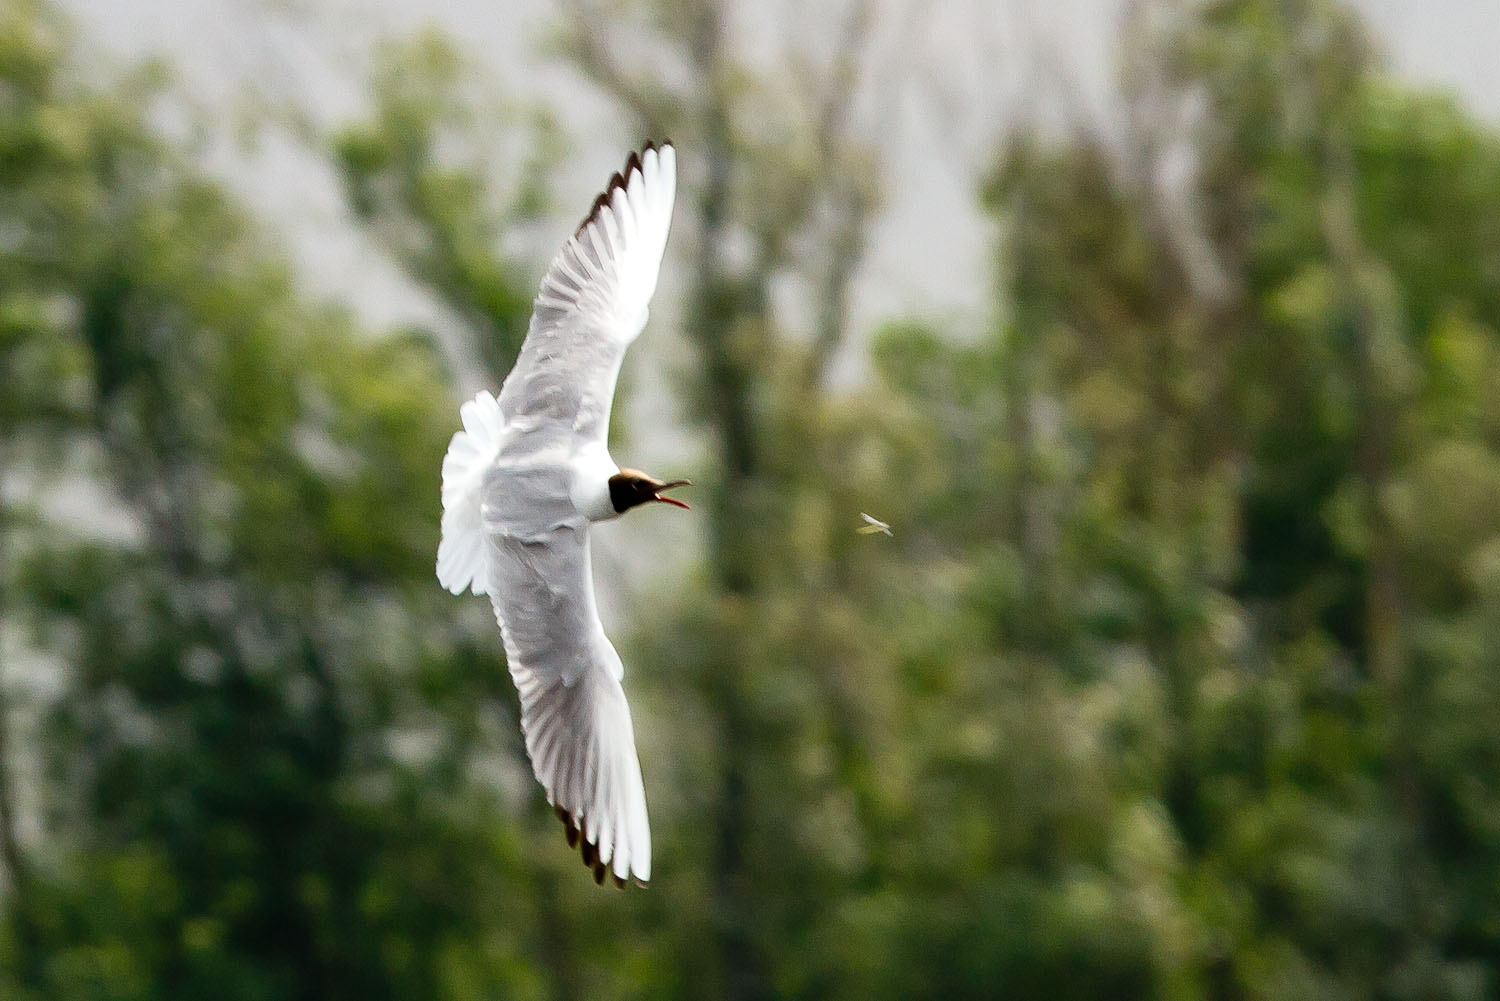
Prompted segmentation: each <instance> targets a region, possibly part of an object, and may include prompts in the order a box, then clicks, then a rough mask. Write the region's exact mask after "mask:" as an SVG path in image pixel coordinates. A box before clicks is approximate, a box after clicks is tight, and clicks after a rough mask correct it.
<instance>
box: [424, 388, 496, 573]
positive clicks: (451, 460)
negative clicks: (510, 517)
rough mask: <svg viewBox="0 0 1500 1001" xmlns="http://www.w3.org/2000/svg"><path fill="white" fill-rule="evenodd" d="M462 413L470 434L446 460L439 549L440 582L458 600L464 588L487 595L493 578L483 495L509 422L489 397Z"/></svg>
mask: <svg viewBox="0 0 1500 1001" xmlns="http://www.w3.org/2000/svg"><path fill="white" fill-rule="evenodd" d="M458 413H459V417H460V418H461V419H462V420H463V423H464V429H463V430H462V431H459V432H457V433H455V434H454V435H453V440H452V441H451V442H449V443H448V454H447V455H445V456H444V457H443V538H442V541H441V542H439V543H438V555H437V578H438V583H440V584H442V585H443V586H444V587H445V588H447V589H448V590H449V591H451V592H453V593H454V594H462V593H463V591H464V588H470V589H472V590H473V592H474V593H475V594H485V593H487V591H488V589H489V588H488V584H489V574H488V573H487V572H486V570H485V555H484V524H483V522H482V521H481V519H480V514H479V507H480V492H481V490H482V489H483V487H484V474H485V470H487V469H489V467H490V465H491V464H492V463H493V462H494V461H495V456H496V455H497V454H499V452H500V439H501V435H502V434H503V432H504V431H505V418H504V417H503V416H501V414H500V405H499V404H498V403H496V402H495V397H494V396H493V395H492V394H491V393H489V392H488V391H486V392H482V393H480V394H479V395H478V396H476V397H474V398H473V399H472V400H470V401H469V402H467V403H465V404H464V405H463V406H462V407H461V408H459V411H458Z"/></svg>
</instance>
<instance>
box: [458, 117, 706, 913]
mask: <svg viewBox="0 0 1500 1001" xmlns="http://www.w3.org/2000/svg"><path fill="white" fill-rule="evenodd" d="M676 188H677V155H676V151H675V150H674V149H673V148H672V145H671V144H670V143H664V144H662V145H661V146H659V147H658V146H656V145H654V144H652V143H647V144H646V146H645V148H644V149H642V150H641V151H640V152H639V153H632V154H631V155H630V158H629V159H628V160H627V161H626V163H625V169H624V170H623V171H621V172H620V173H618V174H615V175H614V176H613V177H612V178H610V181H609V184H608V185H607V186H606V187H605V189H604V192H603V193H602V194H601V195H599V197H598V198H597V199H595V201H594V205H593V208H592V209H591V210H590V211H589V214H588V216H587V218H585V219H584V220H583V222H582V223H581V224H580V225H579V227H578V230H577V231H576V232H575V233H574V234H573V235H572V236H571V237H569V238H568V241H567V243H565V244H564V245H563V248H562V250H561V251H559V252H558V254H557V256H556V257H555V258H554V259H553V261H552V265H551V267H550V269H549V270H548V271H547V274H546V276H545V277H544V278H543V279H542V284H541V289H540V291H539V292H538V293H537V297H536V301H535V303H534V307H533V312H532V315H531V326H530V328H529V329H528V330H527V333H526V341H525V343H523V344H522V345H521V353H520V355H519V356H518V357H517V359H516V364H515V367H514V368H513V369H511V372H510V375H509V376H508V377H507V378H506V380H505V384H504V386H502V387H501V389H500V395H499V397H498V398H497V397H495V396H493V395H491V394H490V393H489V392H487V391H486V392H481V393H480V394H479V395H478V396H476V397H474V399H472V400H470V401H468V402H467V403H465V404H464V405H463V406H462V407H461V408H460V410H459V417H460V419H461V420H462V423H463V430H461V431H458V432H457V433H455V434H454V435H453V440H452V442H451V443H450V444H449V446H448V454H447V455H446V456H445V457H444V458H443V492H442V496H443V522H442V541H441V542H440V543H439V545H438V553H437V577H438V581H439V582H440V583H441V584H442V585H443V586H444V587H445V588H447V589H448V590H449V591H451V592H453V593H454V594H462V593H463V592H464V590H465V589H468V590H471V591H473V593H475V594H488V595H489V597H490V602H491V604H492V605H493V606H494V610H495V618H496V619H497V620H499V623H500V632H501V636H502V638H503V642H504V645H505V659H506V661H507V662H508V664H509V667H510V675H511V679H512V680H513V681H514V682H515V685H516V689H517V691H518V692H519V693H520V697H521V729H522V731H523V732H524V734H525V737H526V753H527V754H528V755H529V756H530V758H531V766H532V770H533V771H534V772H535V773H536V777H537V780H538V781H539V782H541V784H542V788H543V789H545V790H546V793H547V801H548V802H549V803H551V804H552V806H553V808H554V809H555V810H556V812H557V815H558V817H560V818H561V819H562V822H563V824H564V826H565V827H566V829H567V838H568V844H569V845H570V846H578V845H580V844H581V846H582V847H581V851H582V854H583V861H584V864H585V865H587V866H589V868H591V869H592V870H593V874H594V880H595V882H598V883H603V882H604V878H605V876H606V875H609V876H610V877H611V878H612V879H613V880H614V882H615V884H616V885H617V886H624V885H625V882H626V880H628V879H632V878H633V879H635V880H636V881H638V882H640V883H642V884H644V883H646V882H647V881H648V880H649V879H650V878H651V831H650V827H649V826H648V824H647V820H646V790H645V786H644V785H643V784H642V782H641V766H640V761H639V759H638V758H637V757H636V751H635V732H634V730H633V728H632V726H631V722H630V707H629V706H628V705H627V704H626V701H625V690H624V689H623V688H622V687H621V679H622V677H623V676H624V667H623V665H622V664H621V663H620V655H619V654H617V653H616V652H615V648H614V646H613V645H612V644H611V643H610V641H609V638H608V637H606V636H605V635H604V627H603V626H602V625H600V623H599V612H598V609H597V607H596V606H595V603H594V580H593V570H592V567H591V565H590V559H589V526H590V525H592V524H593V523H594V522H596V521H607V520H609V519H611V518H617V517H619V516H620V515H621V514H623V513H624V512H626V511H628V510H630V509H631V508H633V507H638V506H640V505H642V504H647V503H653V502H654V503H661V504H671V505H675V506H677V507H680V508H686V507H687V506H688V505H687V504H684V503H683V502H682V501H680V500H678V499H677V498H675V497H671V496H668V495H667V494H666V491H668V490H671V489H672V488H674V487H683V486H688V485H689V483H688V481H687V480H670V481H666V482H663V481H662V480H659V479H657V478H655V477H653V476H648V475H646V474H645V473H642V472H640V471H638V470H635V469H622V468H621V467H620V466H618V465H616V464H615V461H614V459H612V458H610V455H609V449H608V447H607V445H606V440H605V439H606V436H607V433H608V431H609V410H610V404H611V402H612V400H613V398H614V393H615V379H616V377H617V376H618V375H619V372H620V362H621V360H622V359H623V358H624V357H625V349H626V348H627V347H629V346H630V343H631V342H632V341H634V340H635V339H636V337H637V336H638V335H639V334H640V332H641V330H642V329H643V328H644V327H645V325H646V316H647V306H648V304H649V303H650V301H651V294H652V292H654V291H655V289H656V278H657V273H658V271H659V270H660V268H661V260H662V253H663V251H664V250H665V249H666V244H667V230H668V229H669V227H670V226H671V222H672V203H673V200H674V198H675V196H676Z"/></svg>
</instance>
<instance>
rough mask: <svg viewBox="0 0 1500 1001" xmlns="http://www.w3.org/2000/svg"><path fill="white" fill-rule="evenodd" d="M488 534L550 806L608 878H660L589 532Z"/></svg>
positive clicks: (515, 671) (496, 595) (510, 658)
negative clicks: (597, 596)
mask: <svg viewBox="0 0 1500 1001" xmlns="http://www.w3.org/2000/svg"><path fill="white" fill-rule="evenodd" d="M488 535H489V557H490V560H489V562H490V575H491V576H490V584H491V587H490V598H491V601H492V602H493V604H494V607H495V617H496V618H497V619H499V620H500V630H501V633H502V634H503V636H504V638H505V659H506V661H507V662H508V663H509V665H510V674H511V678H512V679H514V681H515V683H516V690H517V691H518V692H519V693H520V696H521V729H522V731H523V732H524V733H525V735H526V753H527V754H528V755H529V756H530V757H531V766H532V769H533V770H534V771H535V772H536V777H537V779H538V780H539V781H540V782H541V783H542V786H543V788H545V789H546V790H547V801H548V802H550V803H551V804H552V805H553V806H555V807H556V808H557V812H558V816H560V817H562V819H563V822H564V823H565V824H567V826H568V839H569V843H570V844H571V843H573V841H574V840H575V839H577V838H578V836H579V835H580V834H581V835H582V838H583V860H584V862H585V863H586V864H587V865H588V866H589V867H590V868H592V869H593V870H594V878H595V880H597V881H599V882H603V881H604V874H605V873H606V872H610V873H612V874H613V876H614V879H615V882H616V883H617V884H620V885H623V884H624V881H625V880H626V879H627V878H629V877H631V876H634V877H635V878H636V879H638V880H640V881H641V882H642V883H644V882H646V881H647V880H649V879H650V878H651V832H650V827H649V825H648V823H647V819H646V790H645V786H644V785H643V784H642V782H641V765H640V761H639V759H638V758H637V757H636V753H635V731H634V729H633V727H632V726H631V722H630V707H629V706H628V705H627V704H626V702H625V691H624V689H623V688H621V687H620V678H621V677H622V675H623V674H624V668H623V667H622V665H621V663H620V656H619V654H617V653H615V648H614V646H613V645H612V644H611V643H610V642H609V639H608V637H606V636H605V635H604V627H603V626H602V625H600V623H599V613H598V610H597V608H596V606H595V604H594V580H593V572H592V568H591V566H590V558H589V536H588V523H587V522H586V521H584V520H583V519H581V518H575V519H573V520H570V521H567V522H564V523H561V524H558V525H556V526H555V527H554V528H552V529H550V530H549V531H546V532H543V533H540V534H531V533H526V534H521V533H514V532H507V531H505V530H504V529H503V528H499V529H496V530H492V531H490V532H489V533H488Z"/></svg>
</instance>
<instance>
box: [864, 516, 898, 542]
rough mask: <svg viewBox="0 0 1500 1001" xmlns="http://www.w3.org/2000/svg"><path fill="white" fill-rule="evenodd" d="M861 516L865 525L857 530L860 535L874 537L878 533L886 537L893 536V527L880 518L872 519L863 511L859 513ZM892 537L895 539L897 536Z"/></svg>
mask: <svg viewBox="0 0 1500 1001" xmlns="http://www.w3.org/2000/svg"><path fill="white" fill-rule="evenodd" d="M859 516H860V517H861V518H863V519H864V520H865V523H864V524H863V525H861V526H859V527H858V528H856V529H855V531H856V532H858V533H859V534H860V535H874V534H875V533H876V532H881V533H883V534H885V535H890V534H891V526H889V525H887V524H886V523H885V522H883V521H881V520H880V519H879V518H872V517H870V516H869V515H867V514H865V513H864V512H863V511H861V512H860V513H859ZM891 537H892V538H895V536H891Z"/></svg>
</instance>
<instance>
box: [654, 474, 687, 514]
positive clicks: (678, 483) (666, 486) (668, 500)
mask: <svg viewBox="0 0 1500 1001" xmlns="http://www.w3.org/2000/svg"><path fill="white" fill-rule="evenodd" d="M692 485H693V481H692V480H673V481H672V482H671V483H663V484H662V485H661V486H659V487H657V488H656V493H654V494H652V495H651V499H652V500H654V501H660V502H661V503H663V504H671V505H672V506H674V507H680V508H682V509H683V510H684V511H691V510H692V508H690V507H688V505H687V502H686V501H680V500H678V499H677V498H676V497H663V496H662V495H661V492H662V491H663V490H671V489H672V488H673V487H690V486H692Z"/></svg>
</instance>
